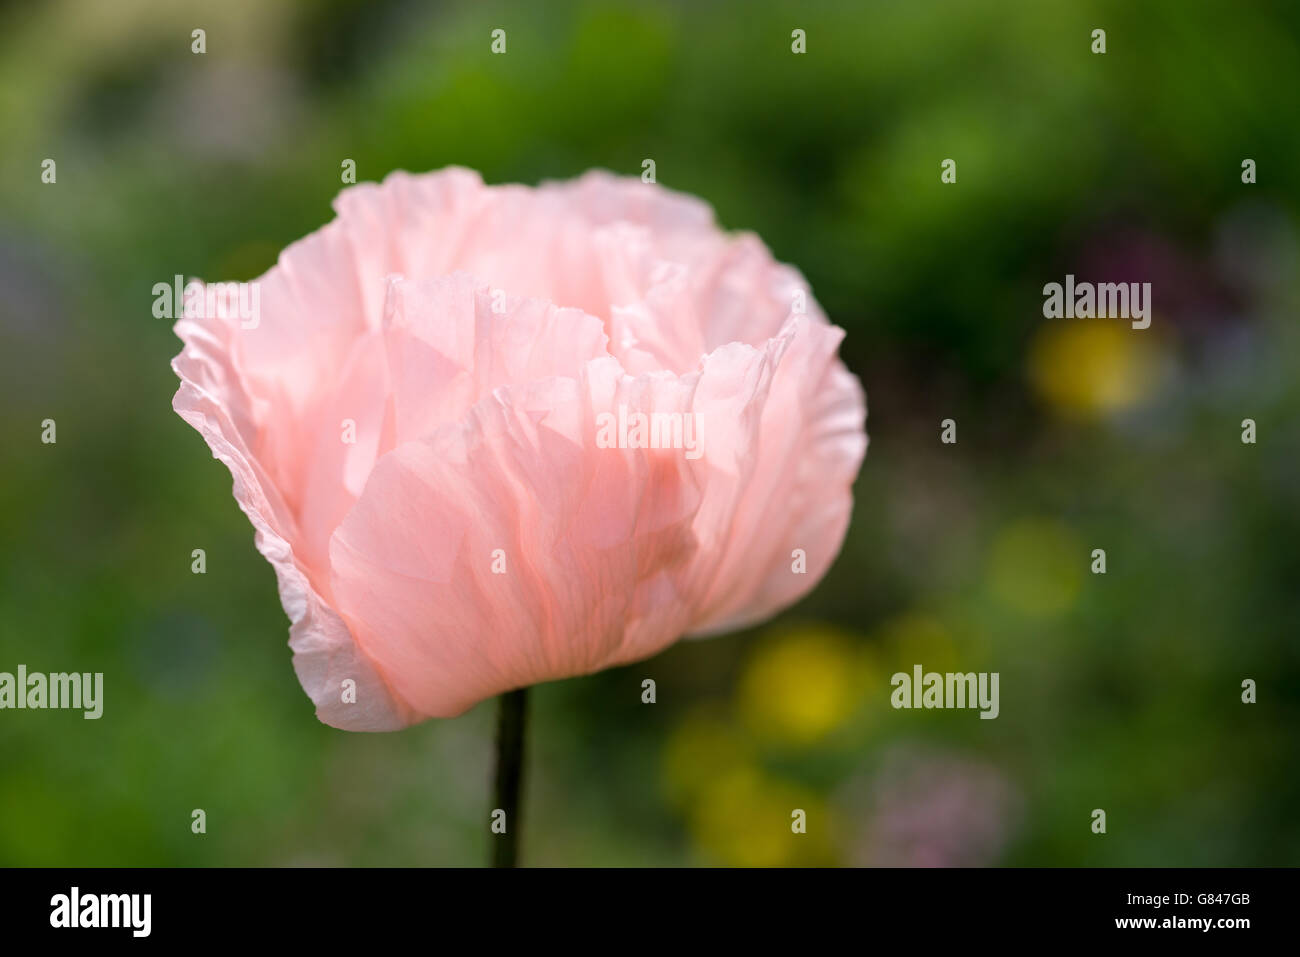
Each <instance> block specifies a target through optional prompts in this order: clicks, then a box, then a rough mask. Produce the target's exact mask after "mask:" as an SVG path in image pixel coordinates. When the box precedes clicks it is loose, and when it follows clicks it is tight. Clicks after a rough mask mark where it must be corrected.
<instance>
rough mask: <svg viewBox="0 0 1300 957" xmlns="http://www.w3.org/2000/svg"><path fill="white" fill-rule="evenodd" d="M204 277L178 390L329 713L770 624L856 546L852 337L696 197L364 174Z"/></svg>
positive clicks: (373, 711) (388, 722) (451, 705)
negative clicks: (370, 179)
mask: <svg viewBox="0 0 1300 957" xmlns="http://www.w3.org/2000/svg"><path fill="white" fill-rule="evenodd" d="M335 208H336V210H337V212H338V217H337V218H336V219H335V220H334V221H332V222H331V223H329V224H328V225H326V226H324V227H323V228H321V229H320V230H318V231H316V232H315V233H313V234H311V235H310V236H308V237H306V238H305V239H303V240H300V241H299V242H296V243H294V244H293V245H291V246H290V247H288V248H287V249H286V250H285V251H284V252H283V253H282V254H281V256H280V259H279V262H278V264H277V265H276V266H274V267H273V268H272V269H271V270H270V271H269V272H267V273H266V275H264V276H263V277H262V278H261V279H260V280H258V281H257V283H258V288H257V292H258V293H259V295H258V297H256V299H255V300H254V301H255V302H257V303H258V305H259V310H260V315H258V316H256V317H254V318H253V321H241V319H240V317H239V316H231V315H229V314H228V313H226V312H222V311H221V310H217V311H216V312H215V314H214V311H213V310H211V309H204V308H203V306H202V303H201V302H197V301H195V302H192V303H187V309H186V314H185V317H184V318H182V319H181V320H180V321H179V322H177V324H176V332H177V334H178V335H179V336H180V338H181V339H182V340H183V341H184V343H185V345H184V348H183V349H182V351H181V353H180V355H179V356H177V357H176V359H175V360H173V363H172V365H173V368H174V369H175V371H176V373H177V374H178V375H179V376H180V379H181V385H180V389H179V390H178V391H177V393H176V397H175V400H174V403H173V404H174V407H175V409H176V411H177V412H178V413H180V415H181V416H182V417H183V418H184V419H185V420H186V421H187V422H189V423H190V424H191V425H193V426H194V427H195V428H196V429H198V431H199V432H200V433H202V435H203V437H204V438H205V439H206V440H207V442H208V445H209V446H210V447H211V449H212V452H213V454H214V455H215V457H216V458H218V459H220V460H221V461H222V462H224V463H225V464H226V465H227V466H228V467H229V468H230V471H231V473H232V475H233V476H234V494H235V498H236V500H237V501H238V503H239V506H240V507H241V508H242V509H243V510H244V512H245V513H246V514H247V515H248V517H249V519H250V520H251V521H252V523H253V526H254V528H255V529H256V543H257V547H258V549H259V550H260V551H261V553H262V554H263V555H264V556H265V557H266V558H267V560H269V561H270V562H271V564H272V565H273V566H274V568H275V570H276V574H277V576H278V579H279V586H280V597H281V601H282V603H283V605H284V608H285V611H286V612H287V613H288V615H289V618H290V620H291V622H292V624H291V627H290V639H289V644H290V646H291V647H292V649H293V652H294V667H295V669H296V671H297V674H298V678H299V680H300V681H301V683H302V686H303V688H304V690H305V691H306V692H307V694H308V695H310V697H311V699H312V701H313V702H315V705H316V713H317V715H318V716H319V718H320V719H321V720H322V721H324V722H326V723H328V724H331V725H334V726H336V727H339V728H346V729H350V730H359V731H382V730H391V729H396V728H401V727H404V726H406V725H409V724H412V723H414V722H417V721H421V720H424V719H425V718H429V717H449V716H454V715H457V714H460V713H462V712H463V711H465V710H466V709H468V708H469V707H470V706H472V705H474V704H475V703H476V702H478V701H481V700H483V699H484V698H487V697H490V696H492V695H495V694H498V693H500V692H503V691H506V690H509V689H514V688H520V687H525V686H528V685H531V684H535V683H537V682H541V681H547V680H551V679H557V678H564V677H568V676H573V675H580V674H587V673H590V672H594V671H598V670H600V669H603V668H608V667H611V666H613V665H620V664H625V663H628V662H632V661H636V660H638V659H642V658H645V657H648V656H650V655H653V654H655V653H656V652H659V651H661V650H662V649H664V648H665V647H667V646H668V645H670V644H672V643H673V642H674V641H676V640H677V639H678V638H679V637H681V636H683V635H692V634H694V635H702V634H708V633H717V632H721V631H726V630H729V629H735V628H740V627H743V626H746V625H749V624H752V623H755V622H758V621H760V620H762V619H764V618H766V617H768V616H770V615H772V614H773V613H775V612H776V611H778V610H780V609H781V608H783V607H785V606H787V605H789V604H790V603H792V602H793V601H795V600H796V599H798V598H799V597H800V596H802V595H803V594H805V593H806V592H807V591H808V590H809V589H810V588H812V587H813V585H814V584H815V583H816V582H817V581H818V579H819V578H820V577H821V576H822V575H823V574H824V572H825V571H826V569H827V568H828V567H829V565H830V564H831V561H832V560H833V559H834V557H835V555H836V553H837V552H838V550H839V548H840V545H841V542H842V540H843V537H844V533H845V528H846V526H847V524H848V521H849V513H850V511H851V508H852V491H851V487H852V483H853V481H854V478H855V477H856V475H857V472H858V469H859V466H860V465H861V462H862V457H863V455H864V453H865V451H866V443H867V438H866V433H865V431H864V429H863V423H864V418H865V404H864V397H863V394H862V390H861V388H860V386H859V384H858V382H857V380H856V379H855V378H854V376H852V375H851V374H850V373H849V372H848V371H847V370H846V369H845V368H844V366H843V365H842V364H841V362H840V361H839V359H838V358H837V356H836V351H837V348H838V345H839V342H840V339H841V338H842V337H843V332H842V330H840V329H839V328H837V327H835V326H833V325H831V324H830V323H829V322H828V321H827V320H826V318H825V316H824V315H823V314H822V312H821V310H820V309H819V307H818V306H817V304H816V302H815V301H814V300H813V299H812V297H811V295H810V293H809V291H808V287H807V284H806V283H805V282H804V280H803V278H802V277H801V276H800V274H799V273H798V272H797V271H796V270H794V269H792V268H790V267H788V266H783V265H780V264H778V263H776V262H774V261H773V259H772V257H771V254H770V253H769V252H768V250H767V248H766V247H765V246H764V245H763V243H762V242H761V241H760V240H759V239H758V238H757V237H755V236H753V235H747V234H732V235H729V234H726V233H723V232H722V231H721V230H719V228H718V227H717V226H716V224H715V223H714V221H713V216H712V212H711V210H710V209H709V207H708V206H707V205H705V204H704V203H702V202H700V201H698V200H695V199H693V198H691V197H688V196H684V195H681V194H678V193H674V192H671V191H669V190H666V189H663V188H661V187H659V186H655V185H647V184H644V183H642V182H640V181H639V180H632V179H621V178H618V177H615V176H613V175H611V174H608V173H603V172H590V173H587V174H586V175H584V176H582V177H581V178H579V179H577V180H574V181H571V182H563V183H545V184H543V185H541V186H540V187H537V188H535V189H533V188H527V187H523V186H513V185H511V186H491V187H490V186H485V185H484V184H483V182H482V180H481V179H480V178H479V176H478V175H477V174H476V173H474V172H472V171H470V170H465V169H456V168H451V169H447V170H443V171H441V172H437V173H430V174H427V175H421V176H412V175H409V174H406V173H394V174H392V175H391V176H389V177H388V178H387V179H386V180H384V182H383V183H382V184H380V185H374V184H364V185H358V186H355V187H352V188H349V189H346V190H344V191H343V193H342V194H341V195H340V196H339V197H338V199H337V200H336V202H335Z"/></svg>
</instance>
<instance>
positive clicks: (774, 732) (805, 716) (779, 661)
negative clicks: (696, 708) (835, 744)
mask: <svg viewBox="0 0 1300 957" xmlns="http://www.w3.org/2000/svg"><path fill="white" fill-rule="evenodd" d="M859 661H860V656H859V655H858V653H857V647H856V643H855V642H854V641H853V640H852V639H851V638H849V636H847V635H845V634H843V633H842V632H840V631H837V630H835V629H834V628H831V627H829V626H826V625H808V626H803V627H800V628H796V629H794V630H792V631H786V632H782V633H779V634H777V635H775V636H773V637H771V638H769V639H767V640H766V641H765V642H763V643H761V644H760V645H759V646H758V649H757V650H756V651H755V653H754V655H753V657H751V658H750V660H749V662H748V664H747V666H746V668H745V671H744V673H743V674H742V675H741V678H740V682H739V685H738V687H737V692H736V693H737V707H738V710H739V713H740V716H741V718H742V719H743V721H744V723H745V725H746V726H747V727H749V728H750V729H751V730H753V732H754V733H755V735H756V736H758V737H759V738H761V739H764V740H767V741H771V742H774V743H777V744H792V745H806V744H810V743H812V742H814V741H817V740H819V739H821V738H823V737H825V736H826V735H827V734H828V733H829V732H831V731H832V730H834V729H835V728H836V727H838V726H839V725H840V724H842V723H843V722H844V721H845V720H846V719H847V718H848V717H849V715H850V714H851V713H852V712H853V709H854V708H855V707H856V706H857V704H858V702H859V701H860V700H861V698H862V694H863V685H862V684H861V682H860V678H861V675H860V673H859V669H858V665H859Z"/></svg>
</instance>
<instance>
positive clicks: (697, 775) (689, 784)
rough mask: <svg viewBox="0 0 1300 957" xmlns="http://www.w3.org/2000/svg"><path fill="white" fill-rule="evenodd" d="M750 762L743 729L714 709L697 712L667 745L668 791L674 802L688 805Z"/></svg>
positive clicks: (666, 787)
mask: <svg viewBox="0 0 1300 957" xmlns="http://www.w3.org/2000/svg"><path fill="white" fill-rule="evenodd" d="M750 763H751V749H750V747H749V742H748V741H747V740H746V739H745V737H744V736H743V735H742V734H741V733H740V731H739V729H737V728H736V727H735V725H733V724H731V723H730V722H728V721H725V720H724V719H723V718H722V717H721V716H720V715H718V714H717V713H716V711H714V710H713V709H711V708H707V707H706V708H702V709H697V710H696V711H694V712H693V713H691V714H690V715H689V716H687V717H686V718H685V719H684V720H683V721H682V723H681V724H679V725H678V726H677V727H676V728H675V729H674V730H673V732H672V734H671V735H670V736H669V738H668V742H667V744H666V745H665V746H664V754H663V766H664V775H663V782H664V788H665V790H666V792H667V796H668V798H669V800H671V801H672V802H673V803H675V804H678V805H683V804H688V803H690V802H691V801H692V800H694V799H695V798H696V797H698V795H699V793H700V792H701V791H702V790H703V789H704V788H705V787H706V786H707V785H708V784H709V782H710V781H712V780H713V779H714V778H715V777H716V776H717V775H720V774H721V775H725V774H728V773H730V772H732V771H736V770H740V769H743V768H747V767H749V766H750Z"/></svg>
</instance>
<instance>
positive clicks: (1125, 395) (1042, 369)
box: [1029, 319, 1163, 419]
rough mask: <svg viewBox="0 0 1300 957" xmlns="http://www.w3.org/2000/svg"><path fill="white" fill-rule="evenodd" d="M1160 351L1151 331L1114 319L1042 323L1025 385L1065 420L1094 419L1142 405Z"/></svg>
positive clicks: (1160, 357) (1151, 385)
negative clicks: (1033, 390) (1029, 384)
mask: <svg viewBox="0 0 1300 957" xmlns="http://www.w3.org/2000/svg"><path fill="white" fill-rule="evenodd" d="M1162 352H1163V350H1162V349H1161V348H1160V344H1159V340H1158V338H1157V337H1156V336H1154V335H1153V334H1152V333H1151V332H1150V330H1136V329H1132V328H1131V327H1130V326H1129V324H1128V323H1126V322H1121V321H1116V320H1114V319H1068V320H1056V321H1051V322H1046V323H1044V324H1043V325H1042V326H1041V327H1040V328H1039V332H1038V335H1037V338H1035V340H1034V342H1033V345H1032V346H1031V347H1030V351H1029V380H1030V382H1031V383H1032V385H1033V387H1034V389H1035V390H1036V391H1037V392H1038V394H1039V395H1040V396H1042V397H1043V398H1044V399H1046V400H1047V401H1048V402H1049V403H1050V404H1051V405H1052V407H1053V408H1054V409H1055V410H1056V411H1057V412H1058V413H1060V414H1062V415H1064V416H1066V417H1068V418H1076V419H1097V418H1101V417H1103V416H1105V415H1108V414H1110V413H1113V412H1118V411H1122V410H1124V409H1127V408H1129V407H1131V406H1133V405H1136V404H1137V403H1139V402H1141V401H1142V400H1144V399H1146V398H1147V397H1148V396H1149V395H1150V394H1151V392H1152V390H1153V389H1154V387H1155V385H1156V384H1157V383H1158V381H1159V378H1160V375H1159V373H1160V366H1161V364H1162V361H1163V355H1162Z"/></svg>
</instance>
